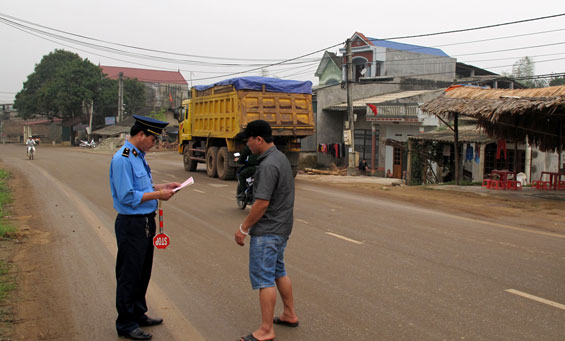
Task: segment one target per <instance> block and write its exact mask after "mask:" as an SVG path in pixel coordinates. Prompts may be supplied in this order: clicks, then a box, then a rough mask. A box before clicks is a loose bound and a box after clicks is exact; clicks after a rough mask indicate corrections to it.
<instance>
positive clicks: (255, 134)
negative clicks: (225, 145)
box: [235, 120, 298, 341]
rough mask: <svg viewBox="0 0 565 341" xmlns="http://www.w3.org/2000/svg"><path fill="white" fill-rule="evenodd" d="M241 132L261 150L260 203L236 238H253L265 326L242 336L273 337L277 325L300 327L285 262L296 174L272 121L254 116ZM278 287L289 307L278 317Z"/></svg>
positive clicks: (253, 274)
mask: <svg viewBox="0 0 565 341" xmlns="http://www.w3.org/2000/svg"><path fill="white" fill-rule="evenodd" d="M238 137H239V138H242V139H246V140H247V145H248V146H249V148H250V149H251V152H252V153H253V154H256V155H259V158H258V159H257V161H258V162H259V166H258V167H257V171H256V173H255V183H254V185H253V187H254V190H253V192H254V193H253V194H254V198H255V203H254V204H253V206H252V207H251V211H250V212H249V214H248V215H247V217H246V218H245V220H244V221H243V223H242V224H241V225H239V229H238V230H236V232H235V241H236V243H237V244H239V245H241V246H243V245H245V237H246V236H247V235H250V238H251V240H250V242H249V278H250V280H251V286H252V288H253V289H254V290H257V289H258V290H259V303H260V306H261V326H260V327H259V329H257V330H255V331H254V332H253V333H250V334H249V335H246V336H243V337H241V340H243V341H250V340H273V339H274V338H275V330H274V328H273V324H279V325H283V326H287V327H298V317H297V316H296V313H295V311H294V298H293V295H292V283H291V281H290V278H289V277H288V275H287V274H286V269H285V265H284V251H285V248H286V243H287V240H288V237H289V236H290V233H291V232H292V225H293V220H294V217H293V211H294V177H293V175H292V168H291V167H290V162H289V161H288V159H287V157H286V156H285V155H284V154H283V153H282V152H280V151H279V150H278V149H277V147H275V144H274V142H273V141H274V140H273V136H272V129H271V126H270V125H269V123H268V122H266V121H263V120H256V121H252V122H250V123H249V124H248V125H247V127H246V128H245V130H244V131H243V132H241V133H240V134H238ZM275 285H276V289H275ZM277 289H278V291H279V293H280V295H281V298H282V301H283V305H284V307H283V312H282V314H281V315H280V316H278V317H274V312H275V303H276V299H277Z"/></svg>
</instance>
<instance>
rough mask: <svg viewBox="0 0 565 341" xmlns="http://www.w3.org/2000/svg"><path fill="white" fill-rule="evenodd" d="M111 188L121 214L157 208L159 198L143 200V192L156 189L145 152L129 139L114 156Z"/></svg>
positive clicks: (145, 211)
mask: <svg viewBox="0 0 565 341" xmlns="http://www.w3.org/2000/svg"><path fill="white" fill-rule="evenodd" d="M110 189H111V191H112V199H113V200H114V209H116V211H118V213H120V214H148V213H152V212H155V210H156V209H157V200H148V201H145V202H143V203H142V202H141V198H142V197H143V193H147V192H153V191H154V188H153V179H152V177H151V170H150V169H149V165H148V164H147V162H146V161H145V153H144V152H141V151H139V149H137V148H136V147H134V145H133V144H131V143H130V142H129V141H126V143H125V144H124V145H123V146H122V148H120V149H119V150H118V151H117V152H116V154H114V157H113V158H112V163H111V164H110Z"/></svg>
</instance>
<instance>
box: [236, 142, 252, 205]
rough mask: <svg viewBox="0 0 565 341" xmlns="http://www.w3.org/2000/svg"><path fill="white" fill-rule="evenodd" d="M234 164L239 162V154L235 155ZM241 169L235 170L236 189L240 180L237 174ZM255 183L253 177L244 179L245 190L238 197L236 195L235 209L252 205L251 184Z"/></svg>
mask: <svg viewBox="0 0 565 341" xmlns="http://www.w3.org/2000/svg"><path fill="white" fill-rule="evenodd" d="M234 156H235V162H238V161H239V157H240V154H239V153H235V154H234ZM240 171H241V168H240V169H238V170H237V176H236V178H237V184H238V188H239V187H240V184H241V179H240V177H239V172H240ZM254 182H255V178H254V177H253V176H251V177H248V178H246V179H245V187H244V188H245V189H244V190H243V192H242V193H241V194H240V195H236V197H235V200H236V201H237V207H239V208H241V209H242V210H243V209H245V207H247V205H251V204H252V203H253V183H254Z"/></svg>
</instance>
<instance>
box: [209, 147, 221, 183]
mask: <svg viewBox="0 0 565 341" xmlns="http://www.w3.org/2000/svg"><path fill="white" fill-rule="evenodd" d="M217 161H218V147H209V148H208V150H207V151H206V173H208V176H209V177H211V178H217V177H218V169H217V167H216V163H217Z"/></svg>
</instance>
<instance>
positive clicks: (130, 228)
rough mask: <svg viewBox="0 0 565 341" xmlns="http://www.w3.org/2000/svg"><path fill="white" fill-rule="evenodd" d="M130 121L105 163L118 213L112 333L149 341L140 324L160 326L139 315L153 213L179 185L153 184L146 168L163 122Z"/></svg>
mask: <svg viewBox="0 0 565 341" xmlns="http://www.w3.org/2000/svg"><path fill="white" fill-rule="evenodd" d="M133 117H134V118H135V124H134V125H133V127H132V128H131V130H130V135H131V137H130V138H129V139H128V140H127V141H126V142H125V144H124V145H123V146H122V147H121V148H120V149H119V150H118V151H117V152H116V154H114V157H113V158H112V163H111V165H110V189H111V191H112V199H113V201H114V208H115V209H116V211H117V212H118V216H117V217H116V223H115V230H116V239H117V242H118V256H117V259H116V281H117V290H116V308H117V310H118V318H117V320H116V329H117V331H118V335H119V336H120V337H125V338H128V339H132V340H150V339H151V338H152V335H151V334H149V333H146V332H144V331H143V330H142V329H141V328H140V326H154V325H158V324H161V323H162V322H163V320H162V319H160V318H150V317H148V316H147V315H146V314H145V313H146V312H147V304H146V302H145V293H146V291H147V286H148V285H149V279H150V278H151V268H152V265H153V237H154V236H155V210H156V209H157V200H169V199H170V198H171V197H172V196H173V194H174V193H175V192H174V191H173V189H174V188H176V187H179V186H180V185H181V184H180V183H177V182H171V183H166V184H159V185H155V184H153V179H152V177H151V169H150V168H149V165H148V164H147V162H146V161H145V153H146V152H147V151H148V150H149V149H151V147H153V145H154V144H155V140H156V139H157V138H158V137H160V135H161V131H162V130H163V128H165V126H166V125H167V124H168V123H167V122H162V121H159V120H155V119H152V118H149V117H143V116H137V115H134V116H133Z"/></svg>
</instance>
